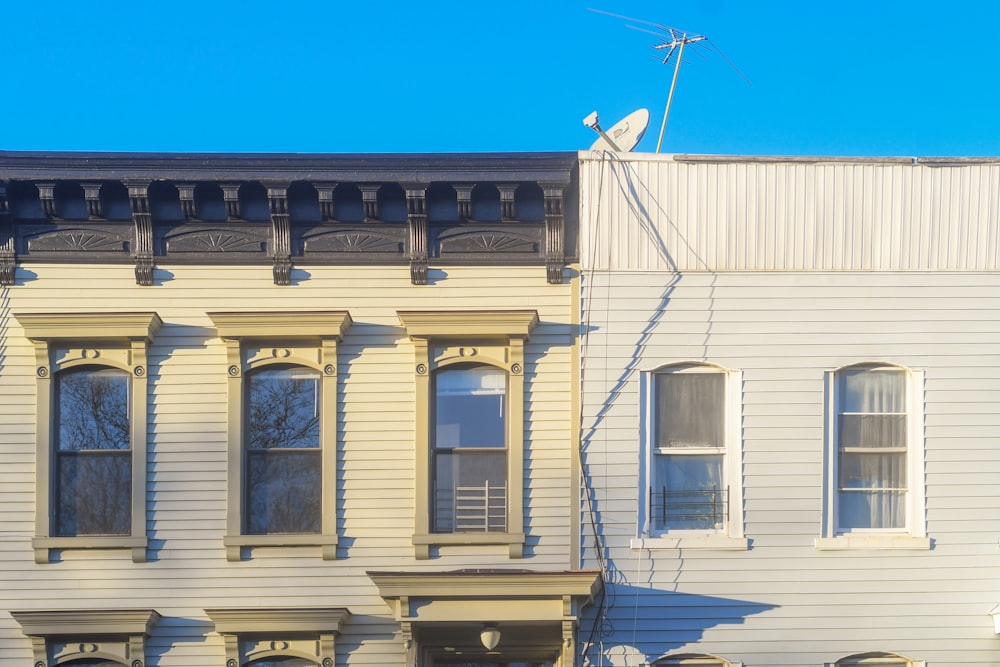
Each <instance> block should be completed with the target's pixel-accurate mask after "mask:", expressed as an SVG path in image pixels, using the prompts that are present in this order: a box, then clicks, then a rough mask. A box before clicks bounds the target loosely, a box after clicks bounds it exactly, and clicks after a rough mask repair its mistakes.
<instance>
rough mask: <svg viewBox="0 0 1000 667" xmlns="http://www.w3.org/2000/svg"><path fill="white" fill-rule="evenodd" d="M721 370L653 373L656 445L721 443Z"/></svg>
mask: <svg viewBox="0 0 1000 667" xmlns="http://www.w3.org/2000/svg"><path fill="white" fill-rule="evenodd" d="M724 381H725V376H724V375H723V374H722V373H660V374H658V375H657V376H656V445H657V447H722V446H723V407H724V403H723V393H724V388H725V383H724Z"/></svg>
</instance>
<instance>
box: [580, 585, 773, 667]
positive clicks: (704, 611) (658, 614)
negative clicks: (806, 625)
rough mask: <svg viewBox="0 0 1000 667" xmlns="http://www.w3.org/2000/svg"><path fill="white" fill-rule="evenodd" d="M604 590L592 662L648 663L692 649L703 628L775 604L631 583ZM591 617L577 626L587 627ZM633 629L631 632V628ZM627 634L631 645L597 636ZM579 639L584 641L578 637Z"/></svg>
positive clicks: (730, 622)
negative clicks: (607, 604)
mask: <svg viewBox="0 0 1000 667" xmlns="http://www.w3.org/2000/svg"><path fill="white" fill-rule="evenodd" d="M605 592H606V594H607V595H608V597H609V598H612V599H614V600H615V602H614V603H613V604H612V608H611V609H610V610H609V613H608V615H607V617H606V618H605V619H604V621H603V626H604V628H603V630H604V631H603V632H601V631H599V632H597V633H595V637H594V638H593V639H591V640H590V642H589V646H588V645H587V644H586V643H585V644H584V646H585V647H586V648H587V654H588V656H589V658H590V660H591V664H605V665H626V664H628V665H636V664H652V663H654V662H655V661H656V660H658V659H660V658H662V657H664V656H665V655H668V654H670V653H674V652H677V651H678V650H693V649H692V647H693V646H694V645H695V644H696V643H698V642H699V641H701V640H702V638H703V636H704V634H705V632H706V631H707V630H710V629H712V628H715V627H718V626H722V625H727V626H732V625H742V624H743V623H744V622H745V621H746V619H747V618H748V617H750V616H754V615H756V614H762V613H764V612H767V611H770V610H771V609H775V608H777V607H776V605H768V604H761V603H758V602H751V601H748V600H738V599H735V598H725V597H719V596H714V595H697V594H693V593H681V592H678V591H665V590H657V589H652V588H644V587H640V586H633V585H630V584H608V585H607V589H606V591H605ZM587 616H589V617H590V618H588V619H587V620H585V621H584V622H583V623H582V624H581V625H582V627H583V628H587V627H590V624H591V623H592V622H593V620H594V619H593V612H591V613H590V614H587ZM633 628H634V631H633ZM602 634H604V635H610V636H612V637H617V638H622V637H631V638H632V642H633V643H631V644H625V643H622V644H602V643H599V642H600V636H599V635H602ZM581 639H584V640H586V639H588V638H587V637H585V636H583V635H581Z"/></svg>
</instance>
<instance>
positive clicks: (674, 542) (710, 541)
mask: <svg viewBox="0 0 1000 667" xmlns="http://www.w3.org/2000/svg"><path fill="white" fill-rule="evenodd" d="M629 546H630V547H631V548H632V549H635V550H640V549H650V550H655V549H714V550H716V551H746V550H747V549H749V548H750V542H749V540H747V538H745V537H730V536H729V535H715V534H700V535H677V536H673V537H668V536H661V537H636V538H632V542H631V544H630V545H629Z"/></svg>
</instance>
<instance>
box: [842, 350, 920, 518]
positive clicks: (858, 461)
mask: <svg viewBox="0 0 1000 667" xmlns="http://www.w3.org/2000/svg"><path fill="white" fill-rule="evenodd" d="M838 377H839V386H840V409H839V412H840V414H839V424H838V449H839V466H838V467H839V474H838V478H839V479H838V486H839V491H840V493H839V507H838V517H839V523H840V527H841V528H845V529H851V528H881V529H889V528H903V527H905V523H906V502H905V501H906V486H907V484H906V414H905V374H904V372H903V371H901V370H899V369H890V368H877V369H872V368H864V369H852V370H847V371H842V372H841V373H839V374H838Z"/></svg>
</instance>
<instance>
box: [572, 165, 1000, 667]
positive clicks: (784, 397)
mask: <svg viewBox="0 0 1000 667" xmlns="http://www.w3.org/2000/svg"><path fill="white" fill-rule="evenodd" d="M581 160H582V164H581V176H580V180H581V189H582V196H581V250H580V254H581V266H582V275H583V281H582V301H583V316H582V327H583V331H584V339H583V342H582V348H583V367H582V387H583V390H582V402H583V423H582V438H581V439H582V442H581V448H582V460H583V470H584V479H585V496H586V499H587V502H586V503H585V508H584V522H583V523H584V532H583V538H584V563H583V566H584V567H601V568H603V569H604V570H605V573H606V577H605V578H606V580H607V589H606V592H607V595H606V597H605V598H604V600H603V602H602V604H601V605H600V613H599V614H595V616H598V617H599V622H598V623H596V625H594V626H593V627H594V629H593V631H592V632H591V633H590V634H589V635H585V634H584V633H581V640H583V641H585V642H586V641H589V642H590V643H589V645H588V646H586V647H585V650H586V655H587V658H588V660H589V663H590V664H594V665H616V666H625V665H628V666H637V665H644V664H652V663H657V664H660V665H677V664H685V665H686V664H696V665H746V666H747V667H755V666H768V667H773V666H777V665H788V666H795V667H806V666H811V667H819V666H821V665H856V664H865V665H867V664H877V665H883V666H888V665H892V666H893V667H895V666H897V665H899V666H903V665H928V666H931V665H942V666H943V665H997V664H1000V638H998V637H997V636H996V635H995V629H994V620H993V618H991V613H992V612H993V610H994V608H995V607H996V606H997V604H998V603H1000V546H998V539H1000V493H997V488H998V487H997V482H998V481H1000V160H996V159H960V160H955V159H908V158H907V159H878V158H874V159H832V158H766V157H756V158H742V157H717V156H682V155H675V156H668V155H640V154H629V155H608V154H600V153H596V152H595V153H583V154H581ZM595 608H596V606H595Z"/></svg>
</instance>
